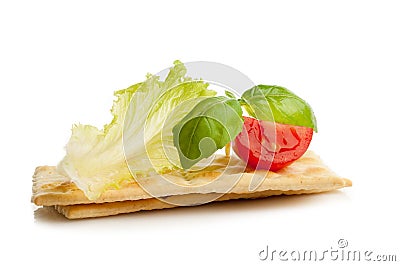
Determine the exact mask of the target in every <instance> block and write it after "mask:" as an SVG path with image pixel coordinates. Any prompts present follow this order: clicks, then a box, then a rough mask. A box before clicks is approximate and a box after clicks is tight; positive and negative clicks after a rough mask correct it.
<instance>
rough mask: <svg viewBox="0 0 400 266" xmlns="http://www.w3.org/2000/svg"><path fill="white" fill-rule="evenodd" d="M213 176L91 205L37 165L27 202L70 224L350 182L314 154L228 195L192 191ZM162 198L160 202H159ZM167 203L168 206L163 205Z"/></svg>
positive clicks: (135, 190)
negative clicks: (51, 210) (182, 204)
mask: <svg viewBox="0 0 400 266" xmlns="http://www.w3.org/2000/svg"><path fill="white" fill-rule="evenodd" d="M254 174H258V175H263V177H264V176H265V179H264V180H263V182H262V183H261V185H260V186H258V187H257V188H256V189H255V190H251V191H250V190H249V185H250V183H251V180H252V178H253V176H254ZM218 175H219V173H218V172H213V171H207V172H203V173H201V174H198V175H197V176H195V177H193V178H190V179H187V178H186V177H185V176H182V175H180V174H175V175H174V179H175V181H177V183H181V184H184V186H180V189H174V190H170V189H168V187H166V186H164V185H163V184H162V183H160V182H161V180H162V178H161V177H157V176H153V177H150V178H148V180H146V182H147V185H148V186H149V187H151V188H152V189H151V191H156V193H155V194H156V196H157V198H155V197H154V196H152V195H154V194H152V195H150V194H148V193H147V192H146V191H145V190H143V189H142V187H141V186H140V185H139V184H138V183H137V182H135V181H131V182H127V183H124V184H123V185H122V186H121V187H120V188H119V189H109V190H107V191H105V192H104V193H103V194H102V195H101V196H100V197H99V198H98V199H96V200H95V201H90V200H89V199H88V198H87V197H86V196H85V195H84V193H83V192H82V191H81V190H80V189H78V188H77V187H76V186H75V184H74V183H72V182H71V181H70V180H69V178H67V177H65V176H63V175H61V174H59V173H57V171H56V168H55V167H52V166H40V167H37V168H36V171H35V173H34V175H33V187H32V191H33V195H32V202H33V203H35V204H36V205H38V206H54V208H55V209H56V210H57V211H58V212H60V213H61V214H63V215H64V216H65V217H67V218H69V219H80V218H89V217H101V216H110V215H117V214H121V213H131V212H137V211H142V210H154V209H165V208H174V207H179V205H176V204H171V202H188V203H190V205H197V204H201V203H203V202H206V201H207V198H215V201H225V200H232V199H253V198H263V197H268V196H274V195H295V194H310V193H319V192H325V191H331V190H335V189H339V188H343V187H348V186H351V185H352V183H351V181H350V180H348V179H345V178H341V177H338V176H337V175H336V174H335V173H333V172H332V171H331V170H329V168H328V167H327V166H326V165H324V164H323V163H322V161H321V160H320V158H319V157H318V156H317V155H316V154H315V153H313V152H311V151H307V152H306V153H305V154H304V155H303V156H302V157H301V158H300V159H299V160H297V161H296V162H294V163H293V164H291V165H290V166H288V167H285V168H284V169H282V170H280V171H278V172H271V171H269V172H267V171H259V170H257V171H256V172H254V171H247V172H245V173H244V174H242V175H241V178H240V180H239V181H238V182H237V183H236V184H235V186H234V187H233V188H232V189H230V190H229V192H228V193H226V191H225V190H224V189H225V187H224V186H223V185H221V182H215V185H214V186H212V187H211V189H210V186H206V187H203V186H198V185H197V186H192V187H191V184H194V183H196V184H199V183H201V182H202V181H204V182H209V181H210V180H212V179H213V178H215V177H216V176H218ZM158 198H161V199H162V200H159V199H158ZM168 202H169V203H168Z"/></svg>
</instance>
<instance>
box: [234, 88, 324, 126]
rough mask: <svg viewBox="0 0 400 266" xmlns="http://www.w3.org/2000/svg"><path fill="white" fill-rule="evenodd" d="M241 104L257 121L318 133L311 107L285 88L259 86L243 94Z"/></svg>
mask: <svg viewBox="0 0 400 266" xmlns="http://www.w3.org/2000/svg"><path fill="white" fill-rule="evenodd" d="M241 102H242V103H243V105H244V107H245V109H246V111H247V112H248V113H249V115H251V116H253V117H255V118H257V119H260V120H267V121H275V122H277V123H280V124H287V125H294V126H303V127H308V128H312V129H314V131H315V132H317V131H318V129H317V120H316V118H315V116H314V113H313V111H312V109H311V106H310V105H309V104H308V103H307V102H306V101H304V100H303V99H301V98H300V97H299V96H297V95H296V94H294V93H293V92H291V91H290V90H288V89H286V88H284V87H280V86H272V85H257V86H255V87H253V88H251V89H249V90H247V91H245V92H244V93H243V95H242V101H241Z"/></svg>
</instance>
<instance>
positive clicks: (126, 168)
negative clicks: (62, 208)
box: [58, 61, 216, 200]
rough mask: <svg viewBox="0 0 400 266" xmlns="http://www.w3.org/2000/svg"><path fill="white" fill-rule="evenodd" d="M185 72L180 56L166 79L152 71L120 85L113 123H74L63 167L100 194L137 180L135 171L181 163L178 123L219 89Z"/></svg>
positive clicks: (80, 184)
mask: <svg viewBox="0 0 400 266" xmlns="http://www.w3.org/2000/svg"><path fill="white" fill-rule="evenodd" d="M185 75H186V68H185V66H184V65H183V64H182V63H181V62H179V61H175V62H174V66H173V67H172V68H171V69H170V72H169V74H168V76H167V77H166V79H165V81H160V80H159V77H158V76H153V75H148V77H147V79H146V80H145V81H144V82H142V83H138V84H135V85H132V86H131V87H129V88H127V89H124V90H120V91H116V92H115V93H114V95H115V96H116V100H115V101H114V104H113V107H112V109H111V113H112V115H113V119H112V121H111V123H109V124H107V125H105V126H104V128H103V129H98V128H96V127H94V126H90V125H81V124H78V125H74V126H73V128H72V135H71V138H70V140H69V142H68V143H67V145H66V155H65V157H64V159H63V160H62V161H61V162H60V163H59V164H58V171H60V172H61V173H63V174H64V175H67V176H69V177H70V178H71V180H72V181H73V182H74V183H75V184H76V186H77V187H78V188H79V189H81V190H82V191H83V192H84V193H85V195H86V196H87V197H88V198H89V199H90V200H96V199H97V198H99V197H100V195H101V194H102V193H103V192H104V191H105V190H107V189H108V188H110V187H115V188H118V187H119V186H120V185H121V183H123V182H124V181H126V180H128V181H129V180H133V178H134V176H132V174H133V175H136V174H138V173H146V172H151V171H158V172H160V171H164V170H165V169H172V168H174V167H176V166H180V165H179V155H178V152H177V150H176V148H175V147H174V145H173V135H172V128H173V126H174V125H175V124H177V123H178V122H179V121H180V120H182V118H183V117H184V116H185V115H186V114H187V113H188V112H189V111H190V110H191V109H192V108H193V106H195V105H196V103H198V102H199V101H200V100H201V99H204V97H211V96H214V95H215V94H216V92H214V91H212V90H208V89H207V87H208V84H207V83H204V82H203V81H201V80H192V79H191V78H189V77H186V76H185Z"/></svg>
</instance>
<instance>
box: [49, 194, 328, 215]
mask: <svg viewBox="0 0 400 266" xmlns="http://www.w3.org/2000/svg"><path fill="white" fill-rule="evenodd" d="M329 190H331V189H325V190H324V189H322V190H321V189H312V190H288V191H282V190H266V191H261V192H254V193H245V194H236V193H228V194H225V195H222V196H221V197H219V198H218V199H216V200H215V201H225V200H233V199H255V198H264V197H269V196H276V195H296V194H311V193H319V192H325V191H329ZM207 196H209V194H188V195H176V196H170V197H168V199H171V200H179V201H181V202H185V200H186V201H188V202H191V203H192V205H198V204H201V203H203V202H204V197H207ZM216 196H218V195H216ZM165 200H167V199H165ZM196 202H198V204H196ZM175 207H180V206H179V205H172V204H169V203H166V202H164V201H161V200H159V199H157V198H150V199H142V200H128V201H118V202H107V203H97V204H96V203H93V204H77V205H67V206H59V205H57V206H54V208H55V209H56V210H57V211H58V212H59V213H61V214H63V215H64V216H65V217H67V218H68V219H81V218H94V217H103V216H111V215H117V214H122V213H132V212H137V211H145V210H156V209H167V208H175Z"/></svg>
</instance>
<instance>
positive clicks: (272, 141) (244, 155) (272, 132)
mask: <svg viewBox="0 0 400 266" xmlns="http://www.w3.org/2000/svg"><path fill="white" fill-rule="evenodd" d="M312 136H313V129H312V128H307V127H301V126H292V125H284V124H278V123H273V122H269V121H261V120H257V119H255V118H252V117H244V125H243V129H242V132H240V133H239V135H238V136H237V137H236V138H235V140H234V141H233V145H232V146H233V150H234V151H235V153H236V154H237V155H238V156H239V157H240V158H241V159H242V160H243V161H245V162H247V165H248V166H249V167H251V168H254V169H267V170H271V171H278V170H279V169H282V168H283V167H285V166H287V165H289V164H291V163H292V162H294V161H295V160H297V159H298V158H300V157H301V156H302V155H303V154H304V153H305V152H306V151H307V148H308V146H309V145H310V142H311V139H312Z"/></svg>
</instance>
